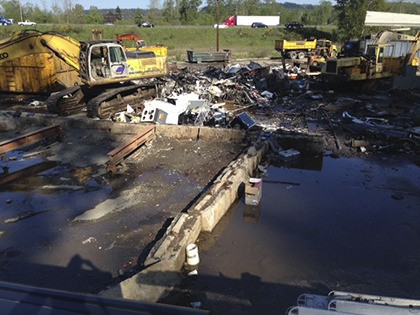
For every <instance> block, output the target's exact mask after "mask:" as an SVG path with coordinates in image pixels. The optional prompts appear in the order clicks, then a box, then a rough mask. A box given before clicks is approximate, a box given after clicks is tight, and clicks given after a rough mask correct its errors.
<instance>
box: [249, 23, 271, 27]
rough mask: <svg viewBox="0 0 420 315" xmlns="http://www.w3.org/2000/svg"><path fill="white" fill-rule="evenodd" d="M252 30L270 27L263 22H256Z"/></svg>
mask: <svg viewBox="0 0 420 315" xmlns="http://www.w3.org/2000/svg"><path fill="white" fill-rule="evenodd" d="M251 27H252V28H268V26H267V25H266V24H264V23H261V22H254V23H252V24H251Z"/></svg>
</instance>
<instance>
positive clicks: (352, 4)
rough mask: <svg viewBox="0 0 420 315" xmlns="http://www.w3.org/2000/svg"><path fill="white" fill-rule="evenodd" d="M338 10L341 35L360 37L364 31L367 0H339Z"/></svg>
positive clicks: (343, 36)
mask: <svg viewBox="0 0 420 315" xmlns="http://www.w3.org/2000/svg"><path fill="white" fill-rule="evenodd" d="M336 10H337V13H338V27H339V33H340V37H342V38H343V39H352V38H360V36H361V35H362V33H363V27H364V22H365V16H366V11H367V0H337V5H336Z"/></svg>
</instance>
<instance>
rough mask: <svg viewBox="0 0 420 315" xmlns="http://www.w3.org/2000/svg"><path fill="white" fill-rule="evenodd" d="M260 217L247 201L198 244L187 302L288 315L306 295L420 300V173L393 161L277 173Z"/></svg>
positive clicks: (320, 163) (314, 160) (311, 161)
mask: <svg viewBox="0 0 420 315" xmlns="http://www.w3.org/2000/svg"><path fill="white" fill-rule="evenodd" d="M262 191H263V197H262V200H261V203H260V205H259V206H258V207H249V206H245V204H244V200H243V199H242V200H239V201H238V202H237V203H236V204H235V205H234V206H233V207H232V208H231V209H230V210H229V212H228V213H227V214H226V216H225V217H224V218H223V219H222V221H221V222H220V223H219V225H218V226H217V227H216V229H215V231H213V233H211V234H204V235H201V236H200V240H199V243H198V246H199V248H200V265H199V276H198V277H196V278H195V279H192V278H189V279H186V281H185V283H183V289H184V290H182V291H181V292H182V294H184V296H183V297H184V298H185V289H186V290H187V292H188V294H187V295H188V296H187V301H185V300H184V299H180V298H179V297H177V300H178V302H177V303H180V302H179V301H181V300H182V301H183V302H182V303H190V302H191V301H190V300H199V301H200V302H201V305H202V308H204V309H207V310H210V311H212V312H214V314H284V312H285V311H286V309H287V308H288V307H289V306H292V305H296V299H297V297H298V295H300V294H302V293H318V294H327V293H328V292H329V291H331V290H340V291H350V292H360V293H370V294H378V295H388V296H398V297H409V298H417V299H420V284H419V283H420V268H418V261H420V169H419V167H417V166H416V165H413V164H411V163H409V162H407V161H402V160H400V159H398V160H397V159H394V158H391V157H387V158H382V159H378V158H377V159H371V158H367V157H366V158H363V159H361V158H339V159H334V158H331V157H322V156H321V157H309V158H306V159H304V158H303V157H302V158H301V159H300V160H299V161H297V162H296V163H294V164H292V165H277V166H270V167H269V168H268V169H267V176H266V177H264V179H263V189H262Z"/></svg>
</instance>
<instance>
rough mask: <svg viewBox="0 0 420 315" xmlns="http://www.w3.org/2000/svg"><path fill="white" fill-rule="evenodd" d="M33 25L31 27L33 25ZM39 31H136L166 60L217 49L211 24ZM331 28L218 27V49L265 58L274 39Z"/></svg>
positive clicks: (0, 32) (82, 36) (108, 34)
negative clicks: (161, 48)
mask: <svg viewBox="0 0 420 315" xmlns="http://www.w3.org/2000/svg"><path fill="white" fill-rule="evenodd" d="M33 28H34V27H32V29H33ZM35 28H36V29H37V30H39V31H57V32H59V33H61V34H63V35H64V36H70V37H72V38H74V39H76V40H79V41H80V40H89V39H91V38H92V31H93V30H94V29H98V30H101V31H102V38H103V39H113V38H115V35H116V34H125V33H135V34H137V35H140V36H141V37H142V38H143V39H144V40H145V41H146V43H147V44H148V45H158V44H159V45H165V46H167V47H168V54H169V59H170V60H177V61H179V60H186V59H187V57H186V54H187V53H186V52H187V50H194V51H198V52H214V51H216V49H217V30H216V29H214V28H213V27H211V26H204V27H203V26H201V27H200V26H171V27H169V26H168V27H156V28H139V27H137V26H135V25H111V26H107V25H83V26H81V25H66V24H62V25H37V26H36V27H35ZM24 29H25V28H23V27H19V26H17V25H13V26H7V27H2V28H0V36H1V38H5V37H8V36H10V35H11V34H12V33H15V32H19V31H23V30H24ZM333 35H334V29H316V28H304V29H303V30H302V31H300V32H290V31H286V30H285V29H283V28H277V27H272V28H267V29H252V28H248V27H243V28H224V29H219V50H220V51H222V50H224V49H229V50H230V51H231V52H232V58H234V59H235V58H241V59H242V58H267V57H272V56H278V55H279V53H278V52H276V51H275V50H274V41H275V40H276V39H288V40H294V39H304V38H310V37H316V38H330V39H333V40H334V38H333Z"/></svg>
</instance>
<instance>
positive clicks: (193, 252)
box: [185, 244, 200, 266]
mask: <svg viewBox="0 0 420 315" xmlns="http://www.w3.org/2000/svg"><path fill="white" fill-rule="evenodd" d="M185 251H186V253H187V264H188V265H190V266H195V265H198V263H199V262H200V257H199V256H198V247H197V245H195V244H189V245H187V248H186V249H185Z"/></svg>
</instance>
